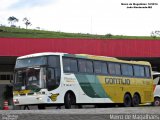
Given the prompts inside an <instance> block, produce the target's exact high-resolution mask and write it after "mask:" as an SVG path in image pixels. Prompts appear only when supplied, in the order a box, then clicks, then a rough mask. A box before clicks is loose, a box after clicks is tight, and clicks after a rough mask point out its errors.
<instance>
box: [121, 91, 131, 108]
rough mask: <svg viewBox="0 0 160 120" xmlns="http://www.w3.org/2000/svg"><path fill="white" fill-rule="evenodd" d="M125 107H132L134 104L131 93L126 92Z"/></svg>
mask: <svg viewBox="0 0 160 120" xmlns="http://www.w3.org/2000/svg"><path fill="white" fill-rule="evenodd" d="M123 104H124V107H131V105H132V98H131V96H130V95H129V94H125V96H124V99H123Z"/></svg>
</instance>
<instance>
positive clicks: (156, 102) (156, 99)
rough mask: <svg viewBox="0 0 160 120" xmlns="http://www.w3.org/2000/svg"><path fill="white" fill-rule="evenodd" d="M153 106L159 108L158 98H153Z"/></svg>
mask: <svg viewBox="0 0 160 120" xmlns="http://www.w3.org/2000/svg"><path fill="white" fill-rule="evenodd" d="M153 105H154V106H160V98H159V97H156V98H154V103H153Z"/></svg>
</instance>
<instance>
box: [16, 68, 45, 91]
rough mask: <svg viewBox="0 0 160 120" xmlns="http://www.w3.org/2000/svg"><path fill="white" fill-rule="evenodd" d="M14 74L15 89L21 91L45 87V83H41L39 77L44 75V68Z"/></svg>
mask: <svg viewBox="0 0 160 120" xmlns="http://www.w3.org/2000/svg"><path fill="white" fill-rule="evenodd" d="M15 72H16V76H15V77H16V79H15V89H17V90H22V89H33V88H43V87H45V83H44V82H42V81H41V76H42V75H43V74H44V73H43V72H44V68H28V69H22V70H17V71H15ZM43 81H45V80H43ZM23 87H24V88H23Z"/></svg>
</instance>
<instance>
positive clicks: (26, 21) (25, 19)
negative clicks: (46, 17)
mask: <svg viewBox="0 0 160 120" xmlns="http://www.w3.org/2000/svg"><path fill="white" fill-rule="evenodd" d="M23 21H24V24H25V25H26V29H27V27H28V26H31V25H32V24H31V22H30V21H29V20H28V18H26V17H25V18H23Z"/></svg>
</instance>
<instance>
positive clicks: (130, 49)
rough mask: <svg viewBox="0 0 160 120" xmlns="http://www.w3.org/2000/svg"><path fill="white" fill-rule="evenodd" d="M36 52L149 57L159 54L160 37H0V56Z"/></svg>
mask: <svg viewBox="0 0 160 120" xmlns="http://www.w3.org/2000/svg"><path fill="white" fill-rule="evenodd" d="M37 52H65V53H74V54H77V53H78V54H79V53H85V54H93V55H102V56H112V57H149V58H151V57H160V40H141V39H138V40H137V39H129V40H127V39H108V40H103V39H77V38H49V39H46V38H45V39H43V38H0V56H22V55H26V54H32V53H37Z"/></svg>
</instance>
